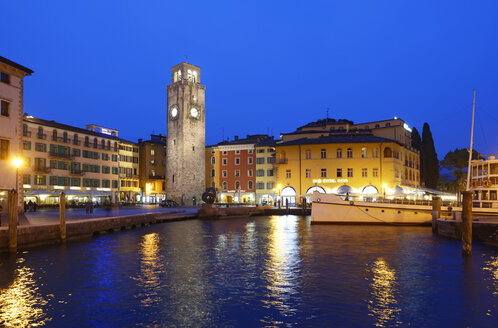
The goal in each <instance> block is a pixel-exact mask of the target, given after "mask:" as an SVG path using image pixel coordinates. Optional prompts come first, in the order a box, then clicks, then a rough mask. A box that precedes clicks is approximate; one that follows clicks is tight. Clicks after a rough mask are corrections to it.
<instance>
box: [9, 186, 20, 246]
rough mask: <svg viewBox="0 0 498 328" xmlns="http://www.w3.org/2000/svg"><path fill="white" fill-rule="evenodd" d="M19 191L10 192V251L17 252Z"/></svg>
mask: <svg viewBox="0 0 498 328" xmlns="http://www.w3.org/2000/svg"><path fill="white" fill-rule="evenodd" d="M17 221H18V216H17V191H15V190H14V189H12V190H11V191H10V192H9V252H11V253H17Z"/></svg>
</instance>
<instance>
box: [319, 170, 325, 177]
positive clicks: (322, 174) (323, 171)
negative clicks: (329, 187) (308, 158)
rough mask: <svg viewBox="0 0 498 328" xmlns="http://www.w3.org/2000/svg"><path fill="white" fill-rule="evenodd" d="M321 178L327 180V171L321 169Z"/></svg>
mask: <svg viewBox="0 0 498 328" xmlns="http://www.w3.org/2000/svg"><path fill="white" fill-rule="evenodd" d="M320 177H321V178H326V177H327V169H321V170H320Z"/></svg>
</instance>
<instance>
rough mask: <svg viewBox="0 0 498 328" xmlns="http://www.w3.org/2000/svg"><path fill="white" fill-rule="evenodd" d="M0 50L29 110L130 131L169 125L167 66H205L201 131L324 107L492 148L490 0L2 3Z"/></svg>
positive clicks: (234, 130) (444, 145)
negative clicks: (15, 69) (16, 72)
mask: <svg viewBox="0 0 498 328" xmlns="http://www.w3.org/2000/svg"><path fill="white" fill-rule="evenodd" d="M1 6H2V12H3V14H2V23H3V24H2V26H3V27H2V37H1V40H2V42H1V45H0V55H1V56H4V57H6V58H9V59H11V60H13V61H16V62H18V63H20V64H22V65H25V66H27V67H29V68H31V69H33V70H34V71H35V74H34V75H33V76H31V77H28V78H26V80H25V94H24V100H25V105H24V111H25V112H26V113H29V114H31V115H34V116H36V117H40V118H44V119H48V120H52V119H54V120H56V121H58V122H61V123H65V124H71V125H76V126H80V127H84V125H85V124H87V123H95V124H100V125H103V126H106V127H110V128H116V129H119V130H120V131H121V134H120V136H121V137H123V138H125V139H129V140H134V141H136V139H137V138H148V136H149V134H150V133H152V132H155V133H157V134H158V133H163V134H165V133H166V85H167V84H169V83H170V82H171V74H170V68H171V67H172V66H174V65H176V64H178V63H179V62H182V61H184V59H185V55H188V56H189V62H190V63H192V64H194V65H198V66H200V67H201V68H202V72H201V83H203V84H205V85H206V142H207V144H214V143H217V142H219V141H221V139H222V135H223V133H224V136H225V138H227V137H230V139H232V138H233V136H234V135H239V136H245V135H246V134H256V133H268V132H270V133H272V134H274V135H276V136H278V135H279V133H281V132H290V131H293V130H295V129H296V128H297V127H298V126H300V125H303V124H306V123H308V122H311V121H315V120H317V119H320V118H325V117H326V110H327V108H329V109H330V110H329V117H332V118H347V119H350V120H353V121H354V122H358V123H359V122H365V121H373V120H381V119H387V118H392V117H394V116H398V117H401V118H403V119H404V120H405V121H406V122H407V123H408V124H409V125H410V126H416V127H417V128H418V129H419V131H420V132H422V131H421V130H422V125H423V123H424V122H428V123H429V124H430V126H431V129H432V133H433V136H434V139H435V143H436V149H437V151H438V155H439V158H440V159H442V158H443V157H444V154H445V153H446V152H447V151H448V150H450V149H453V148H456V147H468V144H469V137H470V122H471V116H472V95H473V89H474V88H476V89H477V114H476V134H475V147H476V148H477V149H478V150H479V151H481V152H482V153H498V132H497V129H496V128H495V127H496V126H498V89H497V87H498V19H496V17H497V15H498V1H458V0H452V1H434V0H431V1H425V0H423V1H394V0H392V1H381V0H376V1H371V0H369V1H367V0H365V1H299V2H298V1H295V2H292V1H268V0H267V1H259V0H257V1H254V0H253V1H165V0H161V1H159V0H157V1H147V0H144V1H128V0H126V1H125V0H119V1H117V0H116V1H94V0H85V1H82V0H80V1H50V0H47V1H38V0H36V1H35V0H24V1H4V2H3V3H2V5H1Z"/></svg>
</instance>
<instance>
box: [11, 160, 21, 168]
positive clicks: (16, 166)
mask: <svg viewBox="0 0 498 328" xmlns="http://www.w3.org/2000/svg"><path fill="white" fill-rule="evenodd" d="M12 164H13V165H14V167H15V168H16V169H17V168H19V167H21V166H22V158H14V159H13V160H12Z"/></svg>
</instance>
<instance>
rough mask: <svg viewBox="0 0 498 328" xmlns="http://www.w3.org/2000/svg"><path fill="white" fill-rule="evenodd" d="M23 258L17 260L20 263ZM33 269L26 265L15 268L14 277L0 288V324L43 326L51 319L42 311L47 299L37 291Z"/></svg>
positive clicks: (3, 325)
mask: <svg viewBox="0 0 498 328" xmlns="http://www.w3.org/2000/svg"><path fill="white" fill-rule="evenodd" d="M23 262H24V259H22V258H20V259H18V260H17V263H18V264H22V263H23ZM33 276H34V271H33V269H31V268H29V267H27V266H21V267H19V268H17V269H16V278H15V279H14V281H13V282H12V284H11V285H10V286H8V287H7V288H6V289H4V290H0V326H1V327H33V326H45V325H46V324H47V323H48V322H49V321H50V320H51V319H50V318H49V317H48V316H47V315H46V314H45V312H44V311H43V306H45V305H46V304H47V303H48V301H47V300H46V299H44V298H43V297H42V295H41V294H40V293H39V292H38V286H37V284H36V281H35V280H34V279H33Z"/></svg>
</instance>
